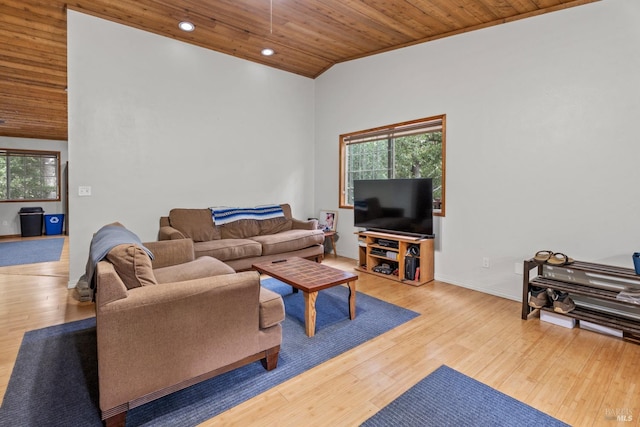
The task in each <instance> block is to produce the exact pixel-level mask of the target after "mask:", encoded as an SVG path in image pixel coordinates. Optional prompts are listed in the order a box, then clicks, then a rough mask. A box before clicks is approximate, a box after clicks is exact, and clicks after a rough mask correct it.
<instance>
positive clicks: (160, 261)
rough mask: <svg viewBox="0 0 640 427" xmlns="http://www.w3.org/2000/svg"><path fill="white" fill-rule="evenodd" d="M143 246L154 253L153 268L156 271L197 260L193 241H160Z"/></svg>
mask: <svg viewBox="0 0 640 427" xmlns="http://www.w3.org/2000/svg"><path fill="white" fill-rule="evenodd" d="M143 244H144V246H145V247H146V248H147V249H149V250H150V251H151V253H153V260H152V261H151V266H152V267H153V268H154V269H156V268H161V267H167V266H170V265H177V264H184V263H186V262H190V261H193V260H194V259H196V256H195V249H194V247H193V240H191V239H186V238H183V239H178V240H160V241H158V242H145V243H143Z"/></svg>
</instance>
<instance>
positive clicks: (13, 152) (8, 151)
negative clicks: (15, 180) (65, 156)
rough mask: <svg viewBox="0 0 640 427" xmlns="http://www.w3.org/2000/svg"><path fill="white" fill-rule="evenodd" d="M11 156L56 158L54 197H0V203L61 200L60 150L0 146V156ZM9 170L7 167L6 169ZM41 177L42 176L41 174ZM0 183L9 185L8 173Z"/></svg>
mask: <svg viewBox="0 0 640 427" xmlns="http://www.w3.org/2000/svg"><path fill="white" fill-rule="evenodd" d="M11 156H16V157H17V156H19V157H37V158H41V159H42V158H55V159H56V176H55V178H56V198H50V199H36V198H34V199H2V198H0V203H25V202H29V203H30V202H60V201H61V200H62V194H61V189H62V185H61V179H62V178H61V176H60V171H61V165H60V151H49V150H24V149H18V148H0V157H4V158H7V159H8V158H9V157H11ZM7 170H9V169H7ZM41 177H42V176H41ZM0 185H2V186H5V187H8V186H9V175H7V179H6V181H5V180H2V181H1V182H0Z"/></svg>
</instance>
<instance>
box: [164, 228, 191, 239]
mask: <svg viewBox="0 0 640 427" xmlns="http://www.w3.org/2000/svg"><path fill="white" fill-rule="evenodd" d="M186 238H187V236H185V235H184V234H182V233H181V232H180V231H178V229H176V228H173V227H171V226H170V225H164V226H162V227H160V231H158V240H179V239H186Z"/></svg>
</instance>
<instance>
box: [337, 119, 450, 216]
mask: <svg viewBox="0 0 640 427" xmlns="http://www.w3.org/2000/svg"><path fill="white" fill-rule="evenodd" d="M445 118H446V116H445V115H441V116H435V117H428V118H425V119H419V120H413V121H410V122H404V123H398V124H394V125H389V126H383V127H379V128H375V129H368V130H363V131H359V132H353V133H349V134H345V135H340V207H341V208H353V181H354V180H358V179H396V178H431V179H432V180H433V213H434V215H438V216H444V212H445V203H444V202H445V197H444V196H445Z"/></svg>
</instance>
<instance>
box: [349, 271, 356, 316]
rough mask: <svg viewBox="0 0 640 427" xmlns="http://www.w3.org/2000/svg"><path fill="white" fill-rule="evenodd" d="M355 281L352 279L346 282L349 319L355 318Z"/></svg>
mask: <svg viewBox="0 0 640 427" xmlns="http://www.w3.org/2000/svg"><path fill="white" fill-rule="evenodd" d="M356 282H357V280H353V281H351V282H349V283H348V286H349V319H351V320H353V319H355V318H356Z"/></svg>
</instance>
